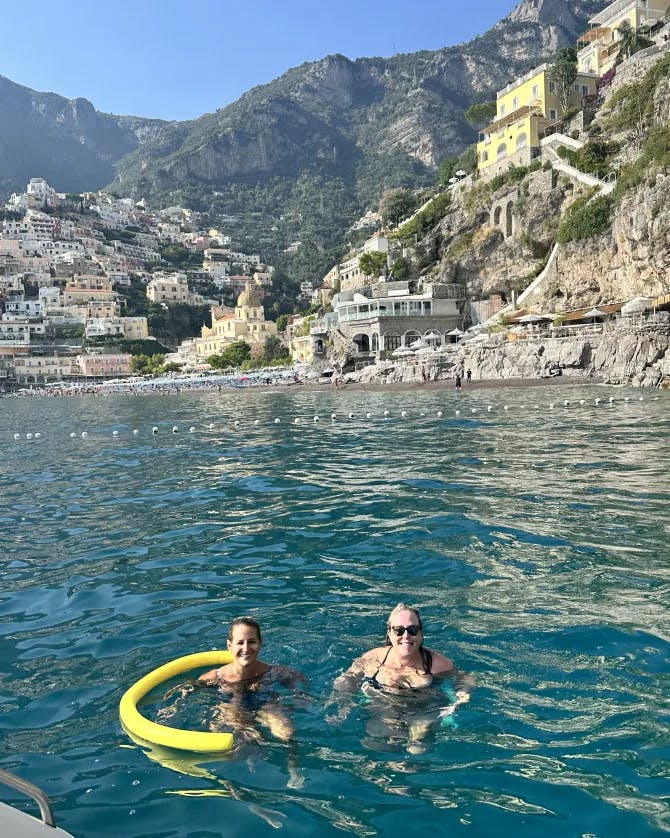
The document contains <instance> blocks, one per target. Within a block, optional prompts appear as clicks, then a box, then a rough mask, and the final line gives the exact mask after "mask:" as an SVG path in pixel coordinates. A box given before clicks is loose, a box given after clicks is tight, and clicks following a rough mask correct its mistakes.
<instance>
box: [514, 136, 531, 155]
mask: <svg viewBox="0 0 670 838" xmlns="http://www.w3.org/2000/svg"><path fill="white" fill-rule="evenodd" d="M527 145H528V134H526V133H523V134H519V136H518V137H517V138H516V149H517V151H519V149H521V148H525V147H526V146H527Z"/></svg>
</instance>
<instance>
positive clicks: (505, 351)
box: [345, 324, 670, 387]
mask: <svg viewBox="0 0 670 838" xmlns="http://www.w3.org/2000/svg"><path fill="white" fill-rule="evenodd" d="M556 365H558V366H560V368H561V369H562V373H563V377H568V378H578V379H584V378H590V379H591V378H597V379H598V380H600V381H603V382H605V383H608V384H628V385H632V386H635V387H659V386H664V387H668V386H670V326H668V325H667V324H665V325H663V324H657V325H655V326H654V327H653V328H649V327H647V328H644V327H641V326H639V327H635V326H629V327H625V326H622V327H619V328H617V329H615V330H612V331H609V332H605V333H604V334H593V335H590V336H588V337H584V338H579V337H568V338H552V337H542V338H537V339H534V340H524V341H506V340H502V339H499V337H498V336H495V335H494V336H492V337H491V338H490V339H489V340H488V341H486V342H484V343H483V344H482V343H481V342H479V341H477V340H475V341H468V342H466V343H464V344H461V345H460V346H458V347H453V348H452V349H451V350H450V351H447V352H446V353H444V354H443V353H435V354H434V355H423V356H421V358H420V360H419V361H417V360H412V361H409V362H404V363H402V362H391V361H388V362H382V363H380V364H376V365H373V366H369V367H364V368H363V369H362V370H359V371H357V372H355V373H349V374H348V375H347V376H346V377H345V381H349V382H358V383H364V384H372V385H374V384H391V383H404V384H418V383H421V381H422V373H421V367H422V366H423V367H424V368H425V369H426V371H427V374H428V377H429V379H430V380H433V381H435V380H446V379H451V378H453V377H454V374H455V373H456V372H460V373H461V375H462V374H463V370H466V369H471V370H472V374H473V377H474V379H475V380H484V381H491V380H513V379H525V380H530V379H537V378H545V377H547V376H548V375H549V371H550V370H551V368H552V367H555V366H556Z"/></svg>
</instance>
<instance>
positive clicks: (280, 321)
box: [277, 314, 288, 332]
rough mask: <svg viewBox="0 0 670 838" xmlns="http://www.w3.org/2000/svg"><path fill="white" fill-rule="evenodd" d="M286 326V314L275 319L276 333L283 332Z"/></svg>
mask: <svg viewBox="0 0 670 838" xmlns="http://www.w3.org/2000/svg"><path fill="white" fill-rule="evenodd" d="M287 326H288V314H280V315H279V317H278V318H277V331H278V332H285V331H286V327H287Z"/></svg>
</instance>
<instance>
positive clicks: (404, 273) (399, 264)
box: [391, 256, 411, 279]
mask: <svg viewBox="0 0 670 838" xmlns="http://www.w3.org/2000/svg"><path fill="white" fill-rule="evenodd" d="M410 268H411V264H410V262H409V260H408V259H405V257H404V256H400V257H399V258H398V259H396V260H395V262H394V263H393V268H392V270H391V273H392V275H393V279H407V277H408V276H409V272H410Z"/></svg>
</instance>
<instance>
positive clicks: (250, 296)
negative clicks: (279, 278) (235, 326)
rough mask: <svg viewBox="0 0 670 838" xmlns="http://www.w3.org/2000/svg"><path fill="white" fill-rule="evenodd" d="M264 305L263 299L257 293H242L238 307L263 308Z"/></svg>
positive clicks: (238, 299)
mask: <svg viewBox="0 0 670 838" xmlns="http://www.w3.org/2000/svg"><path fill="white" fill-rule="evenodd" d="M261 305H263V304H262V302H261V298H260V297H259V296H258V294H257V293H256V291H250V290H246V291H242V293H241V294H240V296H239V297H238V298H237V306H238V308H246V307H248V306H256V307H258V306H261Z"/></svg>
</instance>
